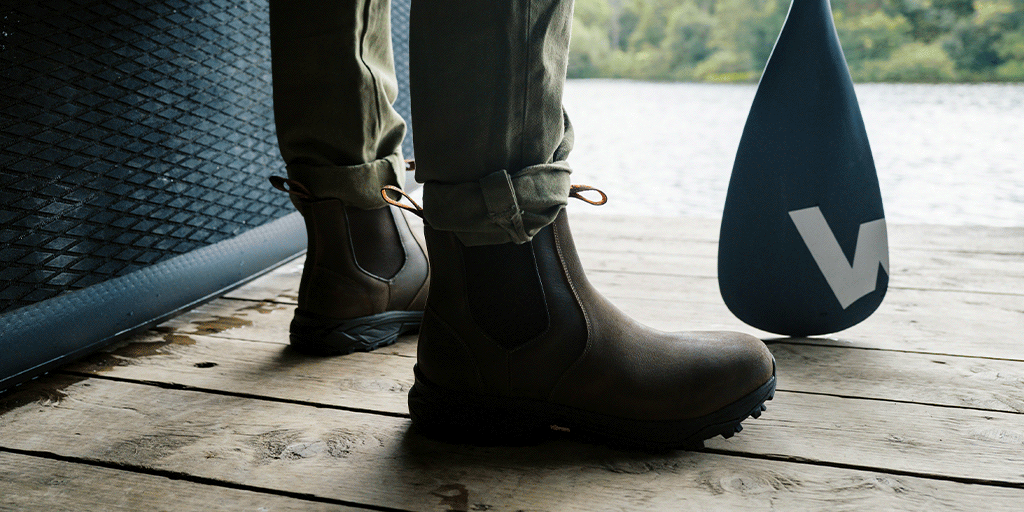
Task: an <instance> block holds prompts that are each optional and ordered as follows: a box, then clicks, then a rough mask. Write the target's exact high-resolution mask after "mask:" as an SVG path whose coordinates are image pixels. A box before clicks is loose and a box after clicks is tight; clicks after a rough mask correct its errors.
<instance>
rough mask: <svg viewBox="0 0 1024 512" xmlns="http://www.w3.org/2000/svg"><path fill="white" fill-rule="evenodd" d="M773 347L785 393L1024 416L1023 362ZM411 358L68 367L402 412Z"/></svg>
mask: <svg viewBox="0 0 1024 512" xmlns="http://www.w3.org/2000/svg"><path fill="white" fill-rule="evenodd" d="M400 348H401V350H400V352H413V351H414V350H415V340H413V339H410V338H405V339H403V341H402V344H401V347H400ZM769 348H770V349H771V351H772V353H773V354H774V355H775V359H776V361H777V362H778V368H779V376H780V380H779V389H780V390H783V391H799V392H805V393H819V394H828V395H835V396H843V397H852V398H868V399H876V400H895V401H907V402H915V403H920V404H929V405H942V406H948V407H969V408H974V409H984V410H992V411H1002V412H1018V413H1024V362H1020V361H1005V360H998V359H979V358H970V357H958V356H942V355H931V354H914V353H907V352H893V351H884V350H863V349H851V348H838V347H822V346H816V345H802V344H789V343H772V344H770V345H769ZM392 353H393V352H392ZM411 355H414V354H409V353H405V354H403V355H402V356H399V357H394V356H391V355H387V353H386V352H380V351H377V352H374V353H369V354H366V353H356V354H351V355H349V356H345V357H326V358H324V357H309V356H305V355H302V354H300V353H297V352H296V351H293V350H291V349H288V348H286V347H284V346H281V345H277V344H271V343H251V342H246V341H236V340H230V339H222V338H215V337H209V336H201V335H177V334H176V335H165V336H164V337H163V338H155V339H152V340H150V339H147V338H143V339H140V340H139V341H137V342H136V343H133V344H129V345H126V346H123V347H121V348H119V349H117V350H115V351H113V352H111V353H100V354H96V355H94V356H91V357H90V358H87V359H85V360H83V361H80V362H78V363H75V364H73V365H71V366H68V367H66V368H65V370H67V371H71V372H83V373H88V374H92V375H105V376H111V377H117V378H122V379H132V380H138V381H149V382H161V383H165V384H175V385H183V386H190V387H194V388H201V389H213V390H221V391H227V392H233V393H242V394H249V393H253V394H258V395H260V396H267V397H273V398H279V399H284V400H293V401H301V402H316V403H322V404H330V405H337V406H345V407H352V408H360V409H371V410H377V411H385V412H391V413H398V414H406V413H407V412H408V408H407V406H406V395H407V393H408V389H409V387H411V386H412V383H413V373H412V367H413V365H414V364H415V358H414V357H410V356H411Z"/></svg>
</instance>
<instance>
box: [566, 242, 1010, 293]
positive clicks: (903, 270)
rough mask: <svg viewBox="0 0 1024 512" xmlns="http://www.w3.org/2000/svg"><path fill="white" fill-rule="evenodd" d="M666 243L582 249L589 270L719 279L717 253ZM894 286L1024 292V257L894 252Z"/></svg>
mask: <svg viewBox="0 0 1024 512" xmlns="http://www.w3.org/2000/svg"><path fill="white" fill-rule="evenodd" d="M669 251H671V249H669V248H663V247H651V248H636V249H632V250H631V249H628V248H622V247H617V248H616V249H615V250H609V249H605V248H601V249H593V248H585V247H581V249H580V258H581V260H582V261H583V264H584V267H585V268H586V269H587V271H588V272H595V271H597V272H622V273H639V274H659V275H676V276H694V277H707V278H712V279H713V278H716V277H717V275H718V274H717V264H718V260H717V256H715V255H714V254H713V253H712V254H685V253H681V252H680V253H675V252H669ZM889 260H890V265H891V267H890V275H889V287H890V288H911V289H934V290H948V291H968V292H979V293H1003V294H1015V295H1024V290H1022V287H1024V264H1022V263H1021V262H1022V260H1024V257H1022V256H1020V255H1005V254H962V253H949V252H924V251H920V250H909V249H902V250H893V251H891V253H890V258H889Z"/></svg>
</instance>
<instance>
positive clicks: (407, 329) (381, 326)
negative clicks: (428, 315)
mask: <svg viewBox="0 0 1024 512" xmlns="http://www.w3.org/2000/svg"><path fill="white" fill-rule="evenodd" d="M422 321H423V312H422V311H385V312H383V313H378V314H375V315H368V316H363V317H358V318H351V319H346V320H337V319H330V318H323V317H317V316H313V315H309V314H303V313H300V312H296V314H295V317H294V318H293V319H292V323H291V326H290V329H289V331H290V334H289V340H290V342H291V345H292V346H293V347H295V348H296V349H297V350H300V351H302V352H305V353H307V354H314V355H324V356H329V355H345V354H351V353H353V352H369V351H371V350H376V349H378V348H381V347H385V346H388V345H391V344H392V343H394V342H395V341H396V340H398V337H399V336H401V335H403V334H408V333H412V332H416V331H417V330H419V328H420V323H421V322H422Z"/></svg>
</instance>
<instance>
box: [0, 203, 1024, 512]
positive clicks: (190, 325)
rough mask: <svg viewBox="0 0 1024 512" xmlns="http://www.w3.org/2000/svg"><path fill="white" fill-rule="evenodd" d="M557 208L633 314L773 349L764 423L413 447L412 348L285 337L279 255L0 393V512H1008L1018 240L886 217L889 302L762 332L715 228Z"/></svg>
mask: <svg viewBox="0 0 1024 512" xmlns="http://www.w3.org/2000/svg"><path fill="white" fill-rule="evenodd" d="M581 210H582V211H581ZM570 213H571V215H572V217H573V222H572V223H573V229H574V234H575V238H576V240H577V243H578V244H579V248H580V252H581V257H582V259H583V262H584V264H585V266H586V267H587V271H588V275H589V277H590V279H591V280H592V281H593V282H594V283H595V285H596V286H597V287H598V288H599V289H600V290H602V292H603V293H604V294H605V295H606V296H608V297H609V298H611V299H613V301H614V302H615V303H616V304H618V305H619V307H620V308H622V309H623V310H625V311H626V312H628V313H630V314H632V315H633V316H635V317H636V318H637V319H639V320H641V321H644V322H646V323H648V324H650V325H653V326H655V327H658V328H661V329H666V330H682V329H706V328H714V329H719V328H724V329H734V330H741V331H745V332H755V333H756V334H758V335H759V336H761V337H762V338H764V339H766V341H767V342H768V343H769V346H770V348H771V350H772V352H773V353H774V354H775V357H776V359H777V361H778V374H779V390H778V393H777V394H776V396H775V400H773V401H772V402H769V403H768V411H767V412H766V413H765V414H764V415H763V416H761V418H760V419H756V420H753V419H751V420H747V421H746V422H745V423H744V427H745V428H744V430H743V432H741V433H740V434H739V435H737V436H735V437H733V438H732V439H728V440H727V439H722V438H721V437H719V438H716V439H713V440H710V441H708V442H707V443H706V444H705V445H706V446H705V448H704V449H703V450H697V451H678V452H666V453H647V452H633V451H621V450H616V449H612V448H607V447H604V446H594V445H589V444H583V443H580V442H576V441H573V440H571V439H552V440H550V441H545V442H543V443H542V444H540V445H535V446H522V447H473V446H468V445H451V444H445V443H440V442H435V441H432V440H429V439H425V438H423V437H421V436H420V435H419V434H417V433H416V432H415V431H414V430H410V421H409V418H408V410H407V407H406V394H407V392H408V390H409V387H410V386H411V385H412V381H413V373H412V367H413V364H414V363H415V351H416V338H415V336H411V337H405V338H402V339H401V340H399V342H398V343H396V344H395V345H393V346H390V347H387V348H384V349H381V350H379V351H377V352H375V353H360V354H353V355H350V356H344V357H333V358H313V357H305V356H303V355H301V354H298V353H296V352H295V351H293V350H291V349H289V348H288V346H287V331H288V322H289V321H290V319H291V314H292V309H293V307H294V303H295V299H296V293H297V288H298V283H299V275H300V270H301V261H295V262H291V263H288V264H286V265H284V266H282V267H281V268H279V269H278V270H276V271H274V272H273V273H271V274H268V275H266V276H264V277H262V278H260V279H259V280H257V281H254V282H252V283H251V284H249V285H248V286H246V287H244V288H240V289H238V290H236V291H234V292H232V293H230V294H228V295H227V296H226V297H225V298H222V299H219V300H216V301H214V302H211V303H209V304H207V305H205V306H203V307H201V308H199V309H197V310H194V311H192V312H190V313H187V314H184V315H182V316H180V317H178V318H175V319H173V320H171V321H169V322H167V323H165V324H164V325H161V326H159V327H157V328H155V329H153V330H152V331H149V332H147V333H145V334H143V335H140V336H137V337H136V338H134V339H133V340H131V341H130V342H129V343H126V344H124V345H122V346H119V347H117V348H115V349H112V350H111V351H109V352H105V353H101V354H97V355H94V356H92V357H89V358H87V359H85V360H83V361H80V362H78V363H76V364H73V365H71V366H68V367H66V368H63V369H61V370H59V371H56V372H54V373H51V374H50V375H47V376H45V377H43V378H40V379H38V380H36V381H34V382H32V383H29V384H27V385H24V386H22V387H20V388H18V389H16V390H15V391H13V392H8V393H7V394H4V395H0V510H4V511H7V510H18V511H21V510H45V511H55V510H75V511H86V510H103V511H106V510H173V511H176V512H180V511H193V510H194V511H211V510H271V511H276V510H346V511H355V510H416V511H420V510H423V511H434V510H460V511H488V510H492V511H499V510H509V511H519V510H522V511H605V510H607V511H611V510H637V511H641V510H642V511H647V510H656V511H662V510H666V511H668V510H673V511H674V510H714V511H725V510H743V511H757V510H784V511H794V510H807V511H826V510H827V511H840V510H856V511H888V510H927V511H938V510H969V511H974V510H986V511H994V510H1006V511H1020V510H1024V228H982V227H977V228H975V227H969V228H967V227H941V226H899V225H894V226H889V236H890V246H891V267H890V269H891V274H892V275H891V280H890V289H889V293H888V296H887V297H886V299H885V301H884V302H883V304H882V306H881V308H880V309H879V310H878V311H877V312H876V313H875V314H874V315H873V316H872V317H871V318H869V319H868V320H867V321H865V322H864V323H862V324H860V325H858V326H855V327H854V328H851V329H849V330H847V331H844V332H841V333H838V334H836V335H834V336H830V337H819V338H808V339H777V338H776V337H774V336H772V335H770V334H768V333H757V332H756V331H752V330H751V329H750V328H748V327H746V326H745V325H743V324H742V323H740V322H739V321H738V320H736V319H735V318H734V317H733V316H732V315H731V314H730V313H729V311H728V310H727V309H726V307H725V305H724V304H723V303H722V300H721V297H720V296H719V293H718V288H717V284H716V280H715V262H716V259H715V258H716V250H717V249H716V242H715V241H716V239H717V228H718V225H717V222H714V221H700V220H686V219H643V218H626V217H608V216H587V212H586V211H585V210H584V209H583V208H578V207H572V208H571V212H570Z"/></svg>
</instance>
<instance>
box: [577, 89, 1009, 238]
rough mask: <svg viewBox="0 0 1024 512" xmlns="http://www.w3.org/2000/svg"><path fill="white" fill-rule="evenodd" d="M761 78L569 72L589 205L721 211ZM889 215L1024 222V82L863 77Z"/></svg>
mask: <svg viewBox="0 0 1024 512" xmlns="http://www.w3.org/2000/svg"><path fill="white" fill-rule="evenodd" d="M756 89H757V88H756V86H754V85H749V84H742V85H732V84H689V83H650V82H634V81H628V80H570V81H569V82H568V84H567V85H566V91H565V99H564V102H565V106H566V110H567V111H568V112H569V117H570V118H571V119H572V122H573V126H574V128H575V130H576V146H575V149H574V150H573V152H572V154H571V155H570V157H569V162H570V163H571V164H572V166H573V169H574V172H573V183H583V184H587V185H592V186H595V187H598V188H600V189H602V190H604V191H605V192H606V193H608V195H609V197H610V200H609V201H608V204H606V205H605V206H603V207H600V208H589V207H588V208H587V210H588V211H587V213H594V214H615V215H656V216H688V217H704V218H711V219H716V218H721V212H722V207H723V206H724V204H725V193H726V189H727V188H728V185H729V174H730V173H731V172H732V164H733V159H734V158H735V156H736V148H737V146H738V145H739V140H740V135H741V134H742V132H743V124H744V122H745V121H746V117H747V112H748V111H749V109H750V105H751V102H752V101H753V99H754V93H755V91H756ZM856 91H857V99H858V101H859V103H860V107H861V113H862V114H863V116H864V123H865V125H866V126H867V131H868V138H869V140H870V143H871V148H872V152H873V154H874V159H875V167H876V169H877V171H878V178H879V183H880V185H881V189H882V201H883V205H884V208H885V212H886V218H887V220H888V221H889V222H890V223H924V224H949V225H987V226H1024V84H1010V85H997V84H981V85H909V84H862V85H858V86H857V87H856Z"/></svg>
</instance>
